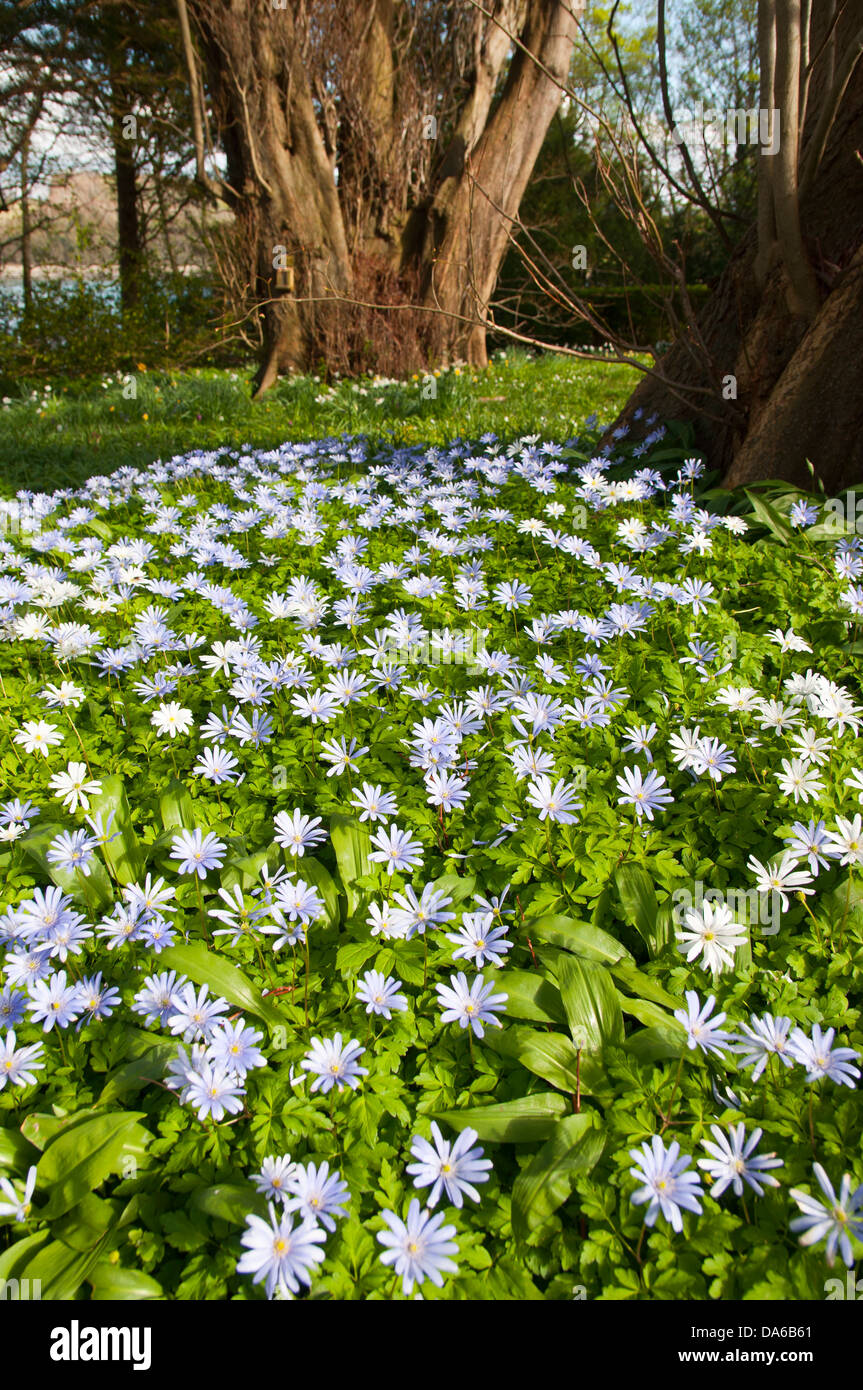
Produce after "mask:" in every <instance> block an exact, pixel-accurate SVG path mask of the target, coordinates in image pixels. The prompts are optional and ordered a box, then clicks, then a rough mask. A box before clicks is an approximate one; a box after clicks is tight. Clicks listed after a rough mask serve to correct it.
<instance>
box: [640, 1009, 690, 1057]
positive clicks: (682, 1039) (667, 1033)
mask: <svg viewBox="0 0 863 1390" xmlns="http://www.w3.org/2000/svg"><path fill="white" fill-rule="evenodd" d="M625 1046H626V1050H627V1052H631V1053H632V1055H633V1056H634V1057H636V1058H637V1059H638V1061H639V1062H663V1061H669V1060H671V1059H674V1060H676V1059H677V1058H678V1057H680V1056H681V1055H682V1053H683V1051H684V1049H685V1047H686V1035H685V1033H684V1031H683V1029H682V1028H681V1027H680V1024H679V1023H678V1022H677V1020H676V1019H675V1021H674V1023H673V1024H663V1025H662V1026H661V1027H656V1028H640V1029H639V1030H638V1032H637V1033H633V1035H632V1037H631V1038H627V1040H626V1044H625Z"/></svg>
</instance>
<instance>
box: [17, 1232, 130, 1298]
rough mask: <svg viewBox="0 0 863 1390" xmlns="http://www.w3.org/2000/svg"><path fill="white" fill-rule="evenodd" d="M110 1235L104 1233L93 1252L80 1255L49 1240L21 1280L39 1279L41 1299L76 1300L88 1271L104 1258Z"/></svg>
mask: <svg viewBox="0 0 863 1390" xmlns="http://www.w3.org/2000/svg"><path fill="white" fill-rule="evenodd" d="M110 1236H111V1232H110V1231H106V1232H105V1234H104V1235H103V1236H102V1237H101V1239H100V1240H99V1241H98V1242H97V1243H96V1245H95V1246H94V1247H93V1249H92V1250H85V1251H84V1252H83V1253H82V1252H80V1251H78V1250H72V1249H70V1248H69V1246H68V1245H63V1244H62V1242H61V1241H59V1240H54V1241H51V1243H50V1245H46V1246H45V1247H44V1248H43V1249H42V1250H39V1251H37V1253H36V1254H35V1255H34V1256H33V1258H32V1260H30V1261H28V1263H27V1266H26V1268H25V1269H24V1271H23V1274H22V1277H26V1278H28V1279H30V1280H31V1281H33V1280H36V1279H38V1280H39V1282H40V1284H41V1296H42V1298H43V1299H46V1300H53V1301H57V1302H68V1301H70V1300H71V1299H73V1298H74V1297H75V1294H76V1293H77V1292H78V1290H79V1289H80V1287H81V1285H82V1284H83V1283H84V1280H85V1279H86V1278H87V1276H88V1275H89V1273H90V1271H91V1270H92V1269H95V1267H96V1265H98V1264H99V1263H100V1262H101V1261H102V1260H103V1259H104V1255H105V1248H106V1246H107V1244H108V1241H109V1239H110Z"/></svg>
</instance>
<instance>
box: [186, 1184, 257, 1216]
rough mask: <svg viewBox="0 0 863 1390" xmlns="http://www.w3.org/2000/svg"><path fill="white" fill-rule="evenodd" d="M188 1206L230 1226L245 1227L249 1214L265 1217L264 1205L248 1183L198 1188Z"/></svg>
mask: <svg viewBox="0 0 863 1390" xmlns="http://www.w3.org/2000/svg"><path fill="white" fill-rule="evenodd" d="M189 1205H190V1206H191V1207H192V1208H194V1210H195V1211H202V1212H204V1214H205V1215H206V1216H215V1217H217V1218H218V1219H219V1220H220V1221H228V1222H230V1224H231V1225H232V1226H245V1224H246V1217H247V1216H248V1215H249V1213H250V1212H256V1211H257V1214H258V1215H259V1216H265V1215H266V1206H265V1203H263V1201H260V1200H258V1194H257V1193H256V1192H255V1191H254V1189H253V1188H252V1187H250V1185H249V1184H248V1183H245V1184H243V1185H242V1186H241V1185H240V1184H239V1183H226V1182H223V1183H218V1184H217V1185H216V1186H215V1187H198V1188H196V1189H195V1191H194V1192H193V1193H192V1197H191V1201H190V1203H189ZM259 1208H260V1209H259Z"/></svg>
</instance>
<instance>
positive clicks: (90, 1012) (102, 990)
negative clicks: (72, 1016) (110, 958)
mask: <svg viewBox="0 0 863 1390" xmlns="http://www.w3.org/2000/svg"><path fill="white" fill-rule="evenodd" d="M78 1002H79V1003H80V1004H81V1007H82V1008H83V1010H84V1012H85V1014H86V1016H87V1021H88V1022H90V1021H92V1020H93V1019H96V1018H110V1017H111V1015H112V1013H113V1012H114V1010H115V1009H116V1008H117V1007H118V1005H119V1004H121V1003H122V1002H123V1001H122V997H121V995H120V991H119V990H118V989H115V988H114V986H113V985H105V984H103V983H102V972H101V970H98V971H97V972H96V974H95V975H90V976H88V977H86V978H85V979H83V980H81V982H80V983H79V985H78ZM83 1021H84V1020H83V1019H79V1020H78V1027H79V1029H80V1027H81V1024H82V1023H83Z"/></svg>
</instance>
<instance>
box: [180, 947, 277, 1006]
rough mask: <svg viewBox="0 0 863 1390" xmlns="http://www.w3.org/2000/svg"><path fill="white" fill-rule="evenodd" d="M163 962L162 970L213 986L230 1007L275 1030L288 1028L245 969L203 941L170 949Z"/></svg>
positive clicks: (212, 988)
mask: <svg viewBox="0 0 863 1390" xmlns="http://www.w3.org/2000/svg"><path fill="white" fill-rule="evenodd" d="M159 963H160V966H161V968H162V969H168V970H179V971H180V973H181V974H183V975H188V976H189V979H190V980H194V982H195V984H196V985H207V986H209V988H210V989H211V990H212V991H213V992H214V993H215V994H219V995H221V996H222V998H223V999H227V1001H228V1003H229V1004H234V1005H235V1006H236V1007H237V1008H238V1009H243V1010H244V1011H245V1012H246V1013H250V1014H254V1015H255V1017H256V1018H260V1019H262V1020H263V1021H264V1023H269V1024H270V1025H271V1027H273V1028H283V1027H284V1026H285V1019H284V1015H283V1014H281V1013H280V1012H279V1010H278V1009H277V1008H276V1006H275V1004H272V1003H271V1002H270V1001H269V999H267V998H265V996H263V995H262V994H260V993H259V992H258V990H256V989H255V987H254V985H253V984H252V982H251V981H250V980H249V979H247V978H246V976H245V975H244V974H243V972H242V971H241V970H238V969H237V967H236V966H235V965H231V964H230V963H229V962H228V961H226V960H224V959H222V958H221V957H220V956H217V955H216V953H215V951H209V950H208V949H207V947H206V946H204V945H203V944H202V943H201V942H199V941H197V942H192V943H190V944H189V945H187V946H168V947H166V949H165V950H164V951H162V953H161V955H160V956H159Z"/></svg>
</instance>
